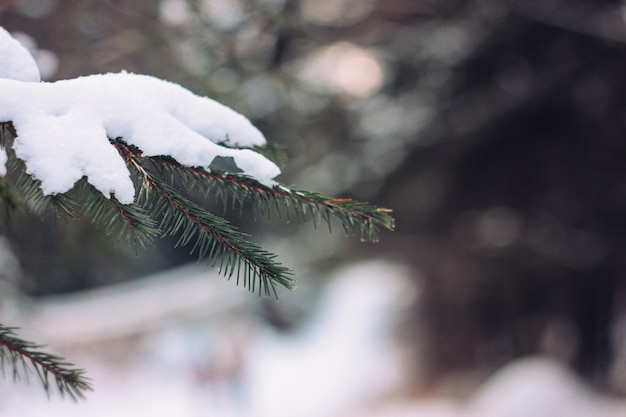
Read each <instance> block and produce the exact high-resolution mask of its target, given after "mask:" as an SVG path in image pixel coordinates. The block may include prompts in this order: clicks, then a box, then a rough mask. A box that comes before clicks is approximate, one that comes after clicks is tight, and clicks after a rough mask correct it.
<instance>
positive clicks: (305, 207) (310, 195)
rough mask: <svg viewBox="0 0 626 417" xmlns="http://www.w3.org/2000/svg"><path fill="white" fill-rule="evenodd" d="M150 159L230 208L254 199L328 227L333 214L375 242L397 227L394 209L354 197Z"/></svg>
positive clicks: (259, 205) (262, 206)
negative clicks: (381, 234)
mask: <svg viewBox="0 0 626 417" xmlns="http://www.w3.org/2000/svg"><path fill="white" fill-rule="evenodd" d="M139 154H140V153H139ZM151 159H152V160H153V161H154V162H155V163H158V164H159V165H161V166H162V167H163V169H164V170H167V171H168V172H169V174H170V175H171V176H178V177H180V178H181V179H182V180H183V181H184V182H185V184H186V188H187V189H188V190H202V192H203V194H204V196H205V197H206V196H207V195H208V194H214V195H215V196H216V197H217V198H218V200H221V201H222V202H223V204H224V206H225V207H229V206H230V208H231V209H237V208H239V209H241V208H242V207H243V205H244V202H245V201H251V202H252V203H253V204H254V207H255V209H256V210H257V211H261V212H262V214H263V215H265V216H267V217H271V215H272V212H275V213H276V214H277V215H278V217H279V218H283V217H285V218H286V219H287V220H290V217H292V216H293V217H295V218H296V219H297V220H298V221H305V220H306V218H307V217H310V218H311V220H312V221H313V224H314V225H315V226H317V224H318V223H320V222H324V223H326V224H327V225H328V227H329V229H330V227H331V225H332V222H331V218H335V219H336V220H338V221H339V223H340V225H341V227H342V228H343V229H344V231H345V232H346V233H350V232H351V233H355V234H360V235H361V237H362V238H363V239H364V240H368V241H372V242H376V241H378V235H379V232H380V230H381V229H386V230H393V229H394V219H393V217H392V216H391V214H390V213H391V210H389V209H385V208H377V207H374V206H372V205H370V204H367V203H363V202H359V201H355V200H353V199H351V198H330V197H324V196H322V195H320V194H318V193H314V192H310V191H304V190H298V189H293V188H289V187H286V186H284V185H277V186H274V187H267V186H265V185H263V184H261V183H260V182H258V181H256V180H255V179H254V178H251V177H248V176H246V175H242V174H232V173H228V172H221V171H217V170H210V171H207V170H204V169H202V168H197V167H185V166H182V165H180V164H178V163H177V162H176V161H173V160H172V159H171V158H165V157H153V158H151ZM207 180H208V181H207Z"/></svg>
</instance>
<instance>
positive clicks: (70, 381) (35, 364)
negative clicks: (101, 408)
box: [0, 324, 92, 401]
mask: <svg viewBox="0 0 626 417" xmlns="http://www.w3.org/2000/svg"><path fill="white" fill-rule="evenodd" d="M42 347H44V346H41V345H37V344H34V343H32V342H28V341H25V340H23V339H20V338H19V337H17V335H16V334H15V328H12V327H6V326H3V325H2V324H0V368H2V373H3V374H5V375H6V368H7V366H9V367H10V368H11V374H12V377H13V379H14V380H17V379H19V378H20V377H21V376H22V375H25V378H28V375H29V374H32V373H35V374H36V375H37V377H38V378H39V380H40V381H41V383H42V384H43V386H44V389H45V390H46V392H47V393H48V394H50V390H51V389H52V387H53V386H56V389H57V390H58V392H59V393H60V394H61V396H65V395H67V396H69V397H70V398H71V399H73V400H75V401H76V400H78V399H79V398H84V392H85V391H91V390H92V387H91V383H90V381H89V379H88V378H87V377H85V372H84V371H83V370H80V369H75V368H74V367H73V366H74V365H73V364H71V363H67V362H65V360H64V359H63V358H61V357H59V356H56V355H51V354H49V353H45V352H43V351H41V350H40V349H41V348H42Z"/></svg>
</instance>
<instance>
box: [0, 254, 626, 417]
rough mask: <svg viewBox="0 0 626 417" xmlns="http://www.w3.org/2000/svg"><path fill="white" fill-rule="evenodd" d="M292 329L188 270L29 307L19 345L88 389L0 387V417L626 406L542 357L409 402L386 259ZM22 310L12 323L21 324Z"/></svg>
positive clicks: (333, 292) (552, 411)
mask: <svg viewBox="0 0 626 417" xmlns="http://www.w3.org/2000/svg"><path fill="white" fill-rule="evenodd" d="M329 282H330V284H329V285H328V286H327V287H326V289H325V290H324V292H323V294H322V297H321V298H320V301H319V302H318V303H317V304H316V309H315V311H314V312H313V313H312V314H311V316H310V318H309V319H308V320H307V321H306V323H305V324H304V325H303V326H302V327H301V328H299V329H297V330H295V331H293V332H279V331H277V330H275V329H273V328H271V327H269V326H267V325H266V324H264V322H263V320H260V319H259V314H258V313H259V309H258V307H259V302H260V300H259V299H258V298H257V297H256V296H255V295H251V294H249V293H247V292H246V291H245V290H243V289H242V288H238V287H236V286H235V285H234V283H232V282H228V281H226V280H225V279H223V277H219V276H217V275H215V274H214V273H212V272H207V270H206V268H205V267H203V266H202V265H200V266H197V265H193V266H186V267H183V268H179V269H177V270H172V271H167V272H165V273H162V274H159V275H156V276H152V277H148V278H145V279H143V280H139V281H136V282H132V283H127V284H123V285H116V286H112V287H109V288H104V289H98V290H95V291H90V292H85V293H82V294H76V295H72V296H65V297H55V298H48V299H42V300H39V301H37V302H34V301H32V300H31V301H28V300H24V302H22V308H21V310H19V309H18V310H17V312H16V313H14V318H12V319H11V320H10V322H11V323H12V324H13V323H15V324H17V325H19V326H20V327H22V330H21V332H20V333H19V334H20V336H22V337H24V338H27V339H30V340H35V341H38V342H43V343H48V344H49V345H50V349H51V350H54V351H56V352H58V353H61V354H63V355H65V356H66V357H67V358H68V359H69V360H71V361H73V362H75V363H77V364H78V365H79V366H80V367H82V368H85V369H87V370H88V376H89V377H91V378H92V379H93V383H94V388H95V390H94V392H90V393H88V394H87V398H86V400H85V401H80V402H78V403H73V402H72V401H70V400H69V399H62V398H59V396H58V395H56V393H55V394H53V395H51V397H50V398H47V396H46V394H45V393H44V392H43V390H42V388H41V386H40V384H39V381H38V380H37V379H36V378H34V377H31V378H30V379H31V380H30V382H29V383H25V382H23V381H21V382H20V381H18V382H17V383H13V382H12V381H11V378H10V376H8V375H7V376H6V377H5V378H4V379H1V380H0V386H1V389H2V392H3V393H4V395H2V396H1V397H0V415H1V416H4V417H18V416H19V417H29V416H42V415H46V416H50V417H55V416H64V417H73V416H90V417H99V416H107V417H108V416H116V417H126V416H128V417H130V416H133V417H135V416H151V417H161V416H162V417H172V416H180V417H195V416H206V415H212V416H222V417H235V416H246V417H270V416H271V417H295V416H297V417H353V416H354V417H369V416H371V417H409V416H416V417H422V416H423V417H478V416H481V417H518V416H519V417H544V416H545V417H554V416H568V417H587V416H593V417H618V416H625V415H626V401H623V400H619V399H616V398H609V397H607V396H603V395H600V394H598V393H594V392H593V391H591V390H590V389H589V388H587V387H586V386H585V384H584V383H583V382H582V381H580V380H578V379H577V377H576V376H574V375H573V374H572V373H571V372H569V371H568V370H567V369H566V368H565V367H564V366H562V365H560V364H559V363H557V362H555V361H553V360H551V359H548V358H543V357H536V358H527V359H523V360H519V361H517V362H514V363H511V364H509V365H507V366H505V367H504V368H503V369H501V370H500V371H498V372H496V373H495V374H494V375H492V376H491V377H490V378H488V379H487V381H486V382H484V383H482V384H481V385H480V386H477V387H476V389H475V390H474V392H473V393H472V394H471V395H470V396H469V398H463V399H460V398H431V399H424V398H420V399H416V398H407V397H406V395H403V394H402V393H406V392H407V391H408V389H410V387H407V383H408V379H407V377H408V376H407V375H406V374H405V371H404V370H405V369H406V368H407V367H406V364H405V362H404V361H405V358H404V357H403V355H402V349H401V348H400V347H399V346H397V344H396V343H395V342H394V339H393V338H392V331H393V326H394V324H395V323H396V320H398V318H399V314H400V313H401V311H402V308H403V307H404V306H406V305H407V303H409V302H410V301H411V300H413V299H414V297H416V296H419V291H418V290H417V289H415V288H414V287H413V286H411V285H410V284H409V282H410V281H409V278H408V271H407V270H405V269H404V268H402V267H401V266H399V265H394V264H392V263H388V262H383V261H370V262H367V263H362V264H356V265H352V266H349V267H346V268H343V269H341V270H338V271H336V272H335V276H334V278H333V279H331V280H330V281H329ZM19 311H22V313H21V314H18V313H19Z"/></svg>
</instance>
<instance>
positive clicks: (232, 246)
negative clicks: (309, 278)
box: [114, 141, 294, 295]
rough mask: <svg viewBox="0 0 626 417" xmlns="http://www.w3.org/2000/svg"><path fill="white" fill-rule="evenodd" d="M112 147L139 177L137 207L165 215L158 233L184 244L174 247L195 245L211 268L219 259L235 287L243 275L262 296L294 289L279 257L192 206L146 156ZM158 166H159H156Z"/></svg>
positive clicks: (120, 145) (121, 146)
mask: <svg viewBox="0 0 626 417" xmlns="http://www.w3.org/2000/svg"><path fill="white" fill-rule="evenodd" d="M114 145H115V146H116V147H117V149H118V151H119V152H120V153H121V154H122V156H123V157H124V159H125V160H126V161H127V164H128V165H129V166H131V167H133V168H134V170H135V171H136V172H137V173H138V175H139V176H140V177H141V181H142V184H143V185H142V187H141V192H140V196H139V198H138V200H137V201H138V204H139V205H140V206H143V207H145V208H146V209H147V210H148V211H149V212H150V213H154V214H155V217H156V215H157V214H161V215H162V220H161V224H160V228H161V230H162V233H163V235H176V234H178V233H180V238H179V240H178V242H177V243H176V246H187V245H189V244H190V242H191V241H192V240H195V243H194V245H193V247H192V250H191V252H197V253H198V257H199V258H200V259H203V258H208V259H209V260H212V261H213V263H214V264H215V262H216V261H217V259H218V258H221V262H220V272H221V273H222V274H224V275H225V276H227V277H228V278H229V279H230V278H231V277H232V276H233V275H235V276H236V279H237V283H239V280H240V278H241V276H242V275H243V284H244V286H245V287H247V288H249V289H250V291H255V289H256V285H257V282H258V283H259V287H258V291H259V293H264V294H266V295H270V294H274V295H276V288H275V286H276V284H280V285H282V286H284V287H286V288H289V289H291V288H293V286H294V283H293V278H292V273H291V271H290V270H289V269H288V268H286V267H284V266H282V265H281V264H280V263H278V262H276V261H275V258H276V256H275V255H274V254H272V253H270V252H267V251H265V250H264V249H263V248H261V247H260V246H258V245H257V244H255V243H253V242H250V241H249V240H248V237H249V236H248V235H246V234H244V233H242V232H240V231H239V230H237V229H236V228H235V227H233V226H231V225H230V224H229V223H228V222H227V221H226V220H225V219H223V218H221V217H218V216H215V215H213V214H211V213H209V212H208V211H206V210H205V209H204V208H203V207H201V206H199V205H197V204H196V203H194V202H193V201H191V200H189V199H187V198H185V197H184V196H183V195H182V194H180V193H179V192H178V191H176V190H175V189H174V188H172V187H171V186H170V185H169V184H167V183H166V182H165V181H163V180H162V179H161V178H159V177H158V176H156V175H154V174H153V172H152V170H151V169H150V166H149V165H150V164H153V163H154V161H153V158H147V157H144V156H142V154H141V152H140V151H139V149H137V148H135V147H132V146H129V145H126V144H124V143H123V142H121V141H115V142H114ZM156 166H158V165H156Z"/></svg>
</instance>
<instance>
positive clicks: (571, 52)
mask: <svg viewBox="0 0 626 417" xmlns="http://www.w3.org/2000/svg"><path fill="white" fill-rule="evenodd" d="M625 18H626V14H625V13H624V8H623V5H622V4H621V3H620V2H617V1H586V0H573V1H572V0H570V1H564V0H532V1H510V2H508V1H497V0H467V1H466V0H464V1H450V0H448V1H441V0H321V1H320V0H219V1H217V0H215V1H199V0H198V1H194V0H189V1H183V0H179V1H177V0H168V1H131V0H109V1H96V0H93V1H90V0H81V1H72V2H63V1H56V0H45V1H43V0H39V1H37V0H27V1H8V0H2V1H0V26H4V27H5V28H6V29H7V30H9V31H11V32H22V33H25V34H27V35H29V36H30V37H32V40H33V41H34V43H36V46H37V48H38V50H39V52H35V54H36V55H37V54H39V55H38V56H39V58H40V59H41V60H42V61H41V62H44V63H47V64H46V65H47V66H46V68H47V72H46V71H44V75H47V77H48V80H56V79H63V78H72V77H77V76H80V75H87V74H92V73H101V72H108V71H120V70H127V71H133V72H138V73H146V74H151V75H155V76H158V77H161V78H164V79H168V80H171V81H175V82H178V83H180V84H182V85H184V86H186V87H187V88H189V89H191V90H192V91H194V92H196V93H198V94H203V95H208V96H210V97H213V98H215V99H217V100H219V101H222V102H224V103H225V104H227V105H230V106H232V107H234V108H236V109H237V110H239V111H240V112H242V113H243V114H245V115H247V116H248V117H250V118H251V119H252V120H253V122H254V123H255V124H256V125H257V126H259V128H260V129H261V130H262V131H263V132H264V133H265V135H266V136H267V137H268V139H269V140H270V141H273V142H277V143H279V144H281V145H282V146H284V147H285V149H286V151H287V153H288V156H289V159H288V163H287V165H286V166H285V169H284V173H283V174H282V176H281V177H280V178H279V180H280V181H281V182H284V183H287V184H295V185H296V186H297V187H299V188H304V189H310V190H316V191H320V192H322V193H324V194H328V195H335V196H341V197H352V198H356V199H359V200H365V201H369V202H371V203H374V204H376V205H379V206H383V207H390V208H392V209H393V210H394V215H395V217H396V219H397V231H396V232H394V233H385V234H384V235H383V236H382V239H381V242H380V243H378V244H374V245H370V244H361V243H360V242H358V241H356V242H355V241H353V240H351V239H349V240H341V241H340V244H335V245H334V246H332V247H333V250H332V251H331V253H326V254H325V255H324V256H323V257H321V256H320V257H316V258H315V259H316V262H317V263H318V264H317V267H318V268H321V269H323V268H327V267H330V266H332V265H336V264H339V263H342V262H345V261H346V260H353V259H357V260H358V259H365V258H372V257H381V258H386V259H394V260H397V261H398V262H399V263H406V264H410V265H411V266H413V267H414V269H415V277H416V280H418V279H419V280H420V285H422V286H423V291H424V293H423V296H422V297H421V299H420V301H419V303H416V305H415V307H414V309H412V310H411V311H408V312H407V315H406V319H405V320H404V322H403V325H402V326H401V328H400V329H399V333H400V334H401V336H402V338H403V340H405V341H408V342H409V343H408V344H407V345H408V346H411V341H413V342H415V341H416V340H418V339H419V345H420V352H421V353H420V354H421V355H425V358H426V361H425V363H426V368H427V369H426V370H423V369H420V375H421V376H420V383H421V384H423V385H429V384H436V383H437V381H438V379H439V378H441V377H442V376H443V375H447V374H450V373H454V372H458V371H463V370H487V371H488V370H490V369H494V368H496V367H498V366H500V365H502V364H504V363H506V362H507V361H509V360H510V359H512V358H515V357H520V356H523V355H528V354H533V353H547V354H550V355H554V356H556V357H558V358H560V359H561V360H563V361H565V362H567V363H569V364H570V365H571V366H572V368H573V369H575V370H576V371H577V372H579V373H580V374H581V375H583V376H584V377H585V378H586V379H587V380H589V381H591V382H592V383H594V384H595V385H596V386H598V387H600V388H602V389H606V390H610V391H614V392H621V393H623V392H626V331H625V330H624V326H625V325H626V316H625V315H624V313H625V312H626V308H625V307H626V306H625V302H626V287H625V285H624V284H625V282H626V279H625V275H626V163H625V162H626V81H625V80H626V77H625V75H626V23H625ZM18 133H19V132H18ZM234 221H237V222H239V224H243V228H244V229H245V230H246V231H249V232H252V233H262V234H269V233H270V231H271V232H272V233H273V234H275V235H278V236H282V237H286V238H288V239H291V240H292V243H293V245H294V246H298V245H299V244H301V245H304V246H306V245H312V247H314V243H306V242H305V241H308V240H309V239H310V240H311V241H315V239H320V240H324V239H326V238H327V236H326V235H324V232H321V234H323V235H324V236H321V237H312V235H311V234H309V232H310V231H307V232H306V233H303V232H302V231H301V227H298V226H294V225H287V226H283V227H280V225H276V224H275V223H272V226H271V228H269V227H268V226H267V225H266V224H265V223H259V222H248V221H247V220H246V217H244V218H243V219H241V220H239V219H236V220H234ZM50 222H51V220H50V219H47V218H43V219H41V218H39V217H33V218H32V219H29V221H28V222H25V224H24V225H22V227H21V228H20V229H11V228H6V227H5V228H4V229H3V234H5V235H7V236H8V237H9V240H10V242H11V243H12V245H13V247H14V250H15V251H16V253H17V254H18V255H19V257H20V259H21V263H22V267H23V270H24V271H23V272H24V274H23V278H22V280H21V282H20V286H21V287H22V289H23V291H25V292H26V293H28V294H31V295H44V294H51V293H62V292H70V291H76V290H79V289H83V288H90V287H94V286H99V285H104V284H106V283H111V282H116V281H121V280H126V279H131V278H133V277H137V276H140V275H142V274H145V273H149V272H152V271H154V270H158V269H163V268H166V267H169V266H172V265H175V264H178V263H182V262H187V261H189V258H188V257H187V255H186V253H185V251H184V250H183V251H171V249H169V246H170V245H169V244H168V242H163V245H161V244H159V245H157V247H155V248H154V249H151V250H149V251H146V252H145V253H141V254H139V255H138V257H136V256H135V254H134V252H132V251H131V253H129V252H128V251H126V250H123V248H121V247H120V244H119V243H116V242H115V241H112V240H110V239H109V238H108V237H106V236H104V235H103V234H101V232H100V231H98V230H94V229H93V228H92V227H91V225H90V222H89V221H88V219H83V220H79V221H78V222H72V223H67V224H66V223H63V222H56V223H55V224H54V225H51V224H50ZM319 233H320V232H318V233H316V235H317V234H319ZM169 243H171V242H169ZM307 248H309V246H307ZM300 279H306V278H300ZM424 332H425V333H424ZM421 362H422V361H420V363H421ZM420 366H423V364H421V365H420ZM416 373H417V370H416Z"/></svg>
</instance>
